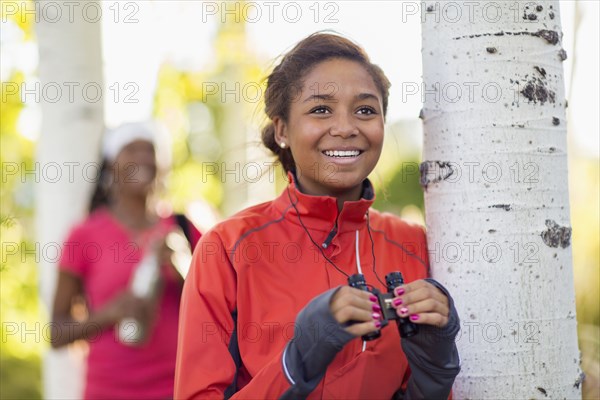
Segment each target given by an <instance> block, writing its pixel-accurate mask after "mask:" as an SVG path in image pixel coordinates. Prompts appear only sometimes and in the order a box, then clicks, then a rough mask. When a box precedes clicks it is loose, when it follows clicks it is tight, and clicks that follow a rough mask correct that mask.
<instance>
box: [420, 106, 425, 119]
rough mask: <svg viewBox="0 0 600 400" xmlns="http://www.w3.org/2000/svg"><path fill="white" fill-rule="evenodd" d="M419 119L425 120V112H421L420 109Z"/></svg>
mask: <svg viewBox="0 0 600 400" xmlns="http://www.w3.org/2000/svg"><path fill="white" fill-rule="evenodd" d="M419 119H425V111H423V109H422V108H421V111H419Z"/></svg>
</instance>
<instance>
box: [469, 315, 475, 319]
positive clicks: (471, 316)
mask: <svg viewBox="0 0 600 400" xmlns="http://www.w3.org/2000/svg"><path fill="white" fill-rule="evenodd" d="M469 318H471V319H475V318H477V317H475V314H470V315H469Z"/></svg>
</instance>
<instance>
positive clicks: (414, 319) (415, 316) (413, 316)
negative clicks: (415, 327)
mask: <svg viewBox="0 0 600 400" xmlns="http://www.w3.org/2000/svg"><path fill="white" fill-rule="evenodd" d="M410 319H411V321H418V320H419V314H413V315H411V316H410Z"/></svg>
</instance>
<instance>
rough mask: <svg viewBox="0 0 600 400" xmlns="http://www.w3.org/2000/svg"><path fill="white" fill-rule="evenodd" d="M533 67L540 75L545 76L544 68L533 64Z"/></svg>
mask: <svg viewBox="0 0 600 400" xmlns="http://www.w3.org/2000/svg"><path fill="white" fill-rule="evenodd" d="M533 69H535V70H536V71H537V72H539V73H540V75H542V76H543V77H544V78H545V77H546V70H545V69H544V68H541V67H538V66H535V67H533Z"/></svg>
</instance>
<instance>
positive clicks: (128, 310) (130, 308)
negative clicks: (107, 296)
mask: <svg viewBox="0 0 600 400" xmlns="http://www.w3.org/2000/svg"><path fill="white" fill-rule="evenodd" d="M155 306H156V301H155V300H154V299H152V298H150V299H142V298H139V297H136V296H135V295H134V294H133V293H131V292H130V291H129V290H124V291H123V292H121V293H119V294H117V295H116V296H115V297H114V298H113V299H112V300H110V301H109V302H108V303H106V305H105V306H104V307H102V308H101V309H100V310H98V311H97V313H96V314H97V318H99V319H100V320H102V321H103V322H104V325H106V326H109V325H114V324H116V323H117V322H119V321H121V320H122V319H124V318H134V319H137V320H139V321H148V320H150V319H151V317H152V315H153V313H154V311H155Z"/></svg>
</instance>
